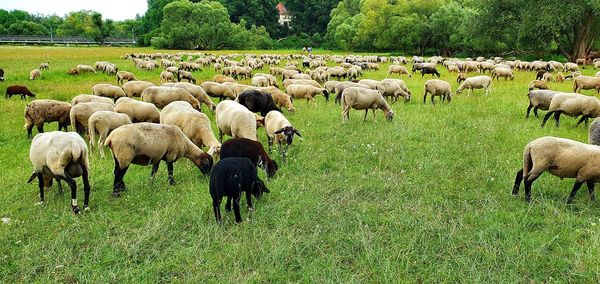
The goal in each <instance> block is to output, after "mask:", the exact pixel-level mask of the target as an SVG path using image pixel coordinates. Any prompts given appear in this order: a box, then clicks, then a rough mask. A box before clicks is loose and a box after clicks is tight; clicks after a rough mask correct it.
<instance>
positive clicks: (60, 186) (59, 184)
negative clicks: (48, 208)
mask: <svg viewBox="0 0 600 284" xmlns="http://www.w3.org/2000/svg"><path fill="white" fill-rule="evenodd" d="M56 184H58V193H60V194H62V193H63V188H62V184H61V183H60V179H58V178H57V179H56Z"/></svg>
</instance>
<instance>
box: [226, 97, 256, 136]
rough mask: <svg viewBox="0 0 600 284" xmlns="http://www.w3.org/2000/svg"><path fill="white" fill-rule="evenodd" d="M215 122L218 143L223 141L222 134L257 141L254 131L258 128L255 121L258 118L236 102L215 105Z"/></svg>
mask: <svg viewBox="0 0 600 284" xmlns="http://www.w3.org/2000/svg"><path fill="white" fill-rule="evenodd" d="M215 120H216V122H217V127H218V128H219V141H223V134H227V135H229V136H231V137H233V138H248V139H252V140H255V141H256V140H258V138H257V136H256V129H257V128H258V124H257V120H260V118H257V116H256V115H255V114H254V113H253V112H251V111H249V110H248V109H247V108H246V107H245V106H243V105H241V104H239V103H238V102H235V101H222V102H220V103H219V104H218V105H217V110H216V114H215Z"/></svg>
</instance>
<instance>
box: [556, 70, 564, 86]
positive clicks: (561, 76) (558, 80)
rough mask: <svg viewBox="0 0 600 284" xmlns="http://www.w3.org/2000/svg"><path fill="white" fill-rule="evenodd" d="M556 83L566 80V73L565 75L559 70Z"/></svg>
mask: <svg viewBox="0 0 600 284" xmlns="http://www.w3.org/2000/svg"><path fill="white" fill-rule="evenodd" d="M555 81H556V83H562V82H564V81H565V75H563V73H562V72H558V73H557V74H556V79H555Z"/></svg>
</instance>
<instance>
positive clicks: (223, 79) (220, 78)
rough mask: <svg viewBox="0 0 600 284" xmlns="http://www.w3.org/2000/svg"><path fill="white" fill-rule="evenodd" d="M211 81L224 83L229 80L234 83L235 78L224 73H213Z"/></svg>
mask: <svg viewBox="0 0 600 284" xmlns="http://www.w3.org/2000/svg"><path fill="white" fill-rule="evenodd" d="M213 81H215V82H217V83H225V82H231V83H235V82H236V81H235V79H233V78H231V77H228V76H225V75H219V74H217V75H215V76H213Z"/></svg>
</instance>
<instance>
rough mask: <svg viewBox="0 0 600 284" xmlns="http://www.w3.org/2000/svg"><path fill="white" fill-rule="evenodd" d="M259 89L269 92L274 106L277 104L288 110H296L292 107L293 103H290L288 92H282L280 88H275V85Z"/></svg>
mask: <svg viewBox="0 0 600 284" xmlns="http://www.w3.org/2000/svg"><path fill="white" fill-rule="evenodd" d="M260 90H261V91H262V92H266V93H269V94H270V95H271V97H272V98H273V102H274V103H275V105H276V106H278V107H280V108H285V109H287V110H288V111H289V112H295V111H296V108H295V107H294V104H293V103H292V100H291V97H290V96H289V95H288V94H286V93H284V92H282V91H281V90H280V89H278V88H275V87H267V88H261V89H260Z"/></svg>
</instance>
